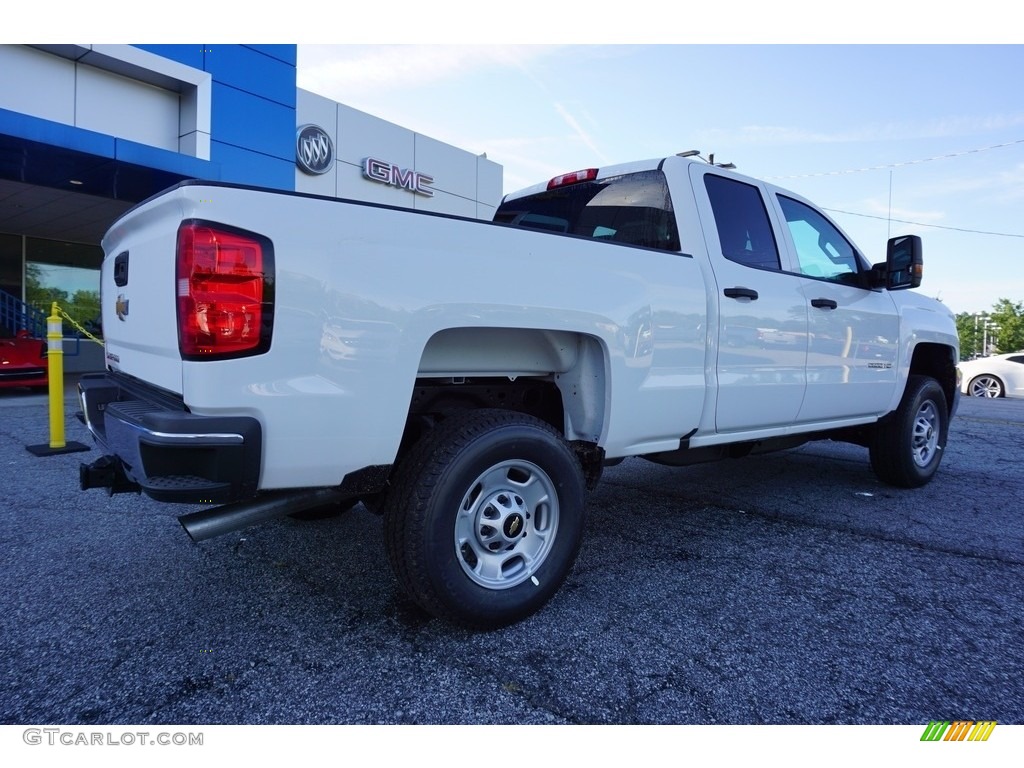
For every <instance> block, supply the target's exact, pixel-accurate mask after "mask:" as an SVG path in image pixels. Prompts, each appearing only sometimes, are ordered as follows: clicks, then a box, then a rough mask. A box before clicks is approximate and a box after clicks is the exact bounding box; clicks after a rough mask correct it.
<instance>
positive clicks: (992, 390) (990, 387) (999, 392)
mask: <svg viewBox="0 0 1024 768" xmlns="http://www.w3.org/2000/svg"><path fill="white" fill-rule="evenodd" d="M967 393H968V394H969V395H970V396H971V397H1002V396H1003V395H1005V394H1006V389H1005V388H1004V387H1003V382H1002V381H1000V379H999V377H998V376H993V375H992V374H991V373H983V374H981V376H975V377H974V378H973V379H971V383H970V385H969V386H968V387H967Z"/></svg>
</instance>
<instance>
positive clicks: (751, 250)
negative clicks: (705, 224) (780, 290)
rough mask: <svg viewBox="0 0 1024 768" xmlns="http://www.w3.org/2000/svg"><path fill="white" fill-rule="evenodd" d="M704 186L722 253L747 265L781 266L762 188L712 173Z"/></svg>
mask: <svg viewBox="0 0 1024 768" xmlns="http://www.w3.org/2000/svg"><path fill="white" fill-rule="evenodd" d="M704 187H705V188H706V189H707V191H708V197H709V198H710V199H711V210H712V211H713V213H714V215H715V227H716V228H717V229H718V240H719V242H721V244H722V255H723V256H724V257H725V258H727V259H729V260H730V261H735V262H736V263H738V264H744V265H746V266H748V267H756V268H758V269H774V270H778V269H780V266H779V248H778V245H777V244H776V243H775V234H774V233H773V232H772V225H771V222H770V221H769V219H768V211H767V210H766V209H765V207H764V200H763V199H762V198H761V191H760V190H759V189H758V188H757V187H755V186H752V185H750V184H744V183H743V182H741V181H736V180H734V179H727V178H725V177H723V176H715V175H714V174H711V173H709V174H706V175H705V176H704Z"/></svg>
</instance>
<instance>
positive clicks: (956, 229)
mask: <svg viewBox="0 0 1024 768" xmlns="http://www.w3.org/2000/svg"><path fill="white" fill-rule="evenodd" d="M825 210H826V211H830V212H832V213H842V214H845V215H847V216H860V217H862V218H865V219H879V220H881V221H894V222H897V223H898V224H910V225H912V226H915V227H931V228H932V229H948V230H951V231H953V232H967V233H969V234H972V235H993V236H995V237H1018V238H1021V239H1024V235H1017V234H1013V233H1011V232H988V231H986V230H983V229H966V228H964V227H944V226H942V225H941V224H925V223H924V222H921V221H907V220H906V219H890V218H889V217H888V216H872V215H871V214H869V213H854V212H853V211H841V210H839V209H838V208H825Z"/></svg>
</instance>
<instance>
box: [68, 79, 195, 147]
mask: <svg viewBox="0 0 1024 768" xmlns="http://www.w3.org/2000/svg"><path fill="white" fill-rule="evenodd" d="M179 109H180V107H179V96H178V94H177V93H175V92H173V91H167V90H165V89H163V88H158V87H156V86H154V85H149V84H147V83H141V82H139V81H138V80H132V79H130V78H127V77H124V76H122V75H116V74H114V73H112V72H104V71H103V70H101V69H95V68H93V67H85V66H80V67H79V68H78V104H77V110H76V111H77V115H76V120H75V124H76V125H77V126H78V127H79V128H85V129H86V130H90V131H97V132H98V133H106V134H109V135H111V136H118V137H121V138H124V139H128V140H130V141H137V142H139V143H140V144H147V145H149V146H152V147H159V148H161V149H166V150H169V151H171V152H177V151H178V113H179Z"/></svg>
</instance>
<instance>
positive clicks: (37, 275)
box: [25, 237, 103, 334]
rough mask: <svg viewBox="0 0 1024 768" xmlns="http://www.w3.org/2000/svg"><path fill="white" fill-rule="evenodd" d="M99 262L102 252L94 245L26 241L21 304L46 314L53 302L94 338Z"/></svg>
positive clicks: (98, 309)
mask: <svg viewBox="0 0 1024 768" xmlns="http://www.w3.org/2000/svg"><path fill="white" fill-rule="evenodd" d="M102 262H103V249H102V248H100V247H99V246H96V245H81V244H80V243H67V242H63V241H59V240H43V239H41V238H35V237H30V238H27V239H26V243H25V302H26V303H27V304H29V305H30V306H32V307H34V308H36V309H38V310H40V311H41V312H45V313H46V314H50V307H51V305H52V304H53V302H55V301H56V302H57V303H58V304H59V305H60V307H61V309H63V310H64V311H65V312H67V313H68V315H69V316H70V317H72V318H73V319H74V320H75V321H77V322H78V323H80V324H81V325H82V326H83V327H84V328H85V329H86V330H88V331H89V332H90V333H94V334H95V333H96V332H97V331H98V330H99V323H100V264H101V263H102ZM65 330H66V331H68V332H70V331H71V330H72V329H70V328H67V329H65Z"/></svg>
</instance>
